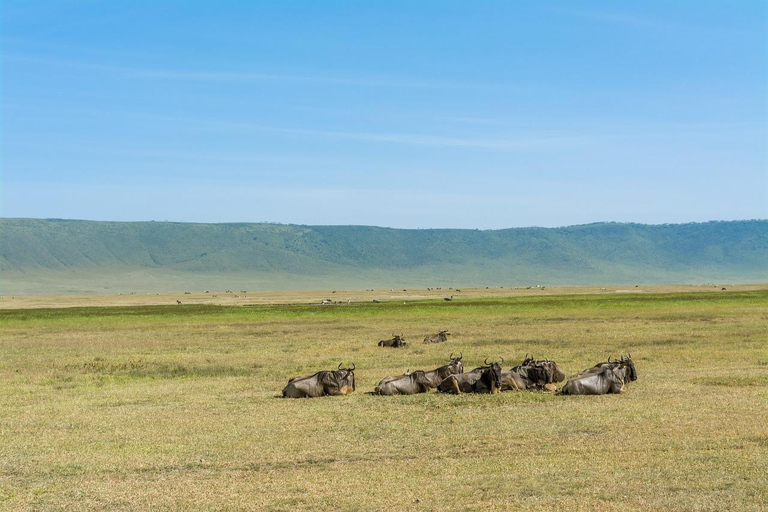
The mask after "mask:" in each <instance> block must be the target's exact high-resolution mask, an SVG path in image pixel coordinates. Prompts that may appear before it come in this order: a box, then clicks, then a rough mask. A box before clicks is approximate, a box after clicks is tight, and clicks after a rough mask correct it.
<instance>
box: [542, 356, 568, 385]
mask: <svg viewBox="0 0 768 512" xmlns="http://www.w3.org/2000/svg"><path fill="white" fill-rule="evenodd" d="M539 363H541V364H542V365H543V366H545V367H546V368H547V370H548V372H549V375H548V377H549V379H548V380H547V384H550V383H552V382H562V381H564V380H565V372H564V371H563V370H561V369H560V367H559V366H557V363H556V362H554V361H550V360H549V359H545V360H544V361H539Z"/></svg>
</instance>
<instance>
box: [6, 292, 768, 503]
mask: <svg viewBox="0 0 768 512" xmlns="http://www.w3.org/2000/svg"><path fill="white" fill-rule="evenodd" d="M725 286H726V287H727V288H728V289H727V290H726V291H722V290H721V287H720V285H718V286H717V287H715V286H712V285H710V286H709V287H703V286H702V287H677V288H655V287H653V288H649V287H643V286H640V287H638V288H635V287H634V286H630V287H626V288H611V289H606V290H600V289H599V288H592V289H586V288H584V289H555V288H547V289H545V290H538V289H534V290H526V289H520V290H509V289H487V290H486V289H476V290H464V289H462V291H461V292H458V293H456V292H455V291H451V290H446V289H443V290H436V291H434V292H425V291H418V292H416V291H406V292H403V291H402V290H400V291H397V292H395V291H390V290H385V291H381V290H379V291H373V292H349V291H342V290H337V293H335V294H331V295H329V293H330V292H329V291H323V292H307V293H304V294H301V293H297V292H286V293H285V294H251V293H246V294H245V295H247V297H245V298H242V300H240V298H238V299H236V298H235V297H234V295H236V294H240V291H239V290H235V291H234V293H233V294H231V295H232V296H231V297H230V298H229V299H227V301H224V300H223V299H224V298H223V297H222V300H221V303H222V304H224V305H218V304H217V303H215V302H214V301H213V299H212V298H211V297H210V295H213V294H219V295H220V297H221V292H218V293H217V292H213V291H212V292H211V293H210V294H203V293H200V292H195V293H190V294H187V295H185V294H175V295H174V294H167V295H160V296H158V295H155V296H148V295H140V294H135V295H131V294H126V295H120V296H117V295H110V296H90V297H82V296H66V297H40V296H23V297H14V298H11V297H4V298H3V299H0V300H2V302H0V308H2V309H0V353H1V354H2V357H1V358H0V389H2V392H0V509H6V510H19V509H22V510H24V509H44V510H49V509H58V508H70V509H77V510H80V509H86V510H88V509H91V510H102V509H111V510H115V509H117V510H120V509H125V510H129V509H130V510H135V509H151V510H178V509H191V508H194V509H206V510H210V509H212V510H237V509H247V510H254V509H256V510H262V509H267V510H270V509H271V510H302V509H342V510H358V509H365V510H406V509H417V510H421V509H423V510H456V509H469V510H473V509H485V510H488V509H512V508H518V507H520V506H524V507H525V508H528V509H533V510H545V509H558V510H594V509H604V510H669V509H685V510H723V509H726V510H765V509H767V508H768V476H767V473H766V471H765V467H766V466H768V426H766V424H768V421H767V420H768V343H767V341H768V287H766V286H741V287H739V286H737V287H731V286H729V285H725ZM694 292H697V293H694ZM430 294H431V295H430ZM450 294H453V295H454V296H456V295H459V297H455V299H454V301H452V302H446V301H444V300H442V297H443V296H445V295H450ZM322 298H331V299H333V300H336V301H339V302H346V301H348V300H349V301H350V302H349V304H346V303H345V304H340V305H337V306H336V305H332V306H319V305H312V304H309V303H310V302H316V301H318V300H321V299H322ZM374 298H379V299H380V300H383V302H381V303H377V304H376V303H373V302H372V300H373V299H374ZM161 299H162V301H161ZM176 300H181V301H182V302H184V304H182V305H177V304H176ZM206 301H210V302H206ZM270 302H271V303H272V304H270ZM274 303H283V304H274ZM64 306H81V307H64ZM82 306H87V307H82ZM104 306H115V307H104ZM439 329H449V330H450V332H451V333H452V336H451V338H450V339H449V341H448V342H446V343H444V344H435V345H424V344H422V343H421V338H422V337H423V336H424V335H426V334H434V333H435V332H436V331H437V330H439ZM395 332H396V333H398V334H399V333H403V334H404V335H405V338H406V341H408V342H409V346H408V347H406V348H404V349H385V348H379V347H377V346H376V343H377V341H378V340H380V339H382V338H386V337H389V336H390V335H391V334H392V333H395ZM451 352H455V353H458V352H462V353H463V354H464V362H465V365H466V367H467V369H471V368H472V367H473V366H475V365H476V364H479V363H481V362H482V360H483V358H485V357H486V356H489V357H491V358H497V357H499V356H503V357H504V358H506V360H507V364H505V365H504V366H505V369H506V368H508V367H509V366H511V365H512V364H517V363H519V362H520V361H521V360H522V358H523V357H524V356H525V354H526V353H532V354H533V355H534V356H536V357H537V358H545V357H547V358H551V359H555V360H556V361H557V362H558V363H559V365H560V366H561V367H562V368H563V369H564V370H565V371H566V373H567V374H569V375H571V374H574V373H576V372H578V371H580V370H582V369H583V368H586V367H588V366H591V365H592V364H593V363H596V362H598V361H600V360H604V359H605V358H606V357H607V356H608V355H614V356H618V355H620V354H622V353H627V352H630V353H631V354H632V356H633V359H634V361H635V364H636V366H637V370H638V374H639V380H638V381H636V382H634V383H631V384H630V385H628V386H627V388H628V389H627V392H626V393H625V394H623V395H606V396H600V397H561V396H556V395H553V394H546V393H538V392H535V393H530V392H509V393H502V394H499V395H472V396H470V395H462V396H445V395H438V394H435V393H430V394H425V395H416V396H410V397H378V396H371V395H368V394H367V392H368V391H371V390H372V389H373V388H374V386H375V385H376V383H377V382H378V381H379V380H380V379H381V378H382V377H384V376H385V375H387V374H396V373H402V372H403V371H404V370H406V369H411V370H415V369H419V368H421V369H431V368H434V367H436V366H438V365H440V364H442V363H443V362H444V361H445V360H446V358H447V357H448V356H449V355H450V353H451ZM342 361H343V362H345V363H350V362H354V363H355V364H356V365H357V370H356V372H355V373H356V378H357V391H356V392H355V393H354V394H352V395H350V396H347V397H327V398H318V399H311V400H284V399H279V398H276V397H277V396H278V395H279V394H280V391H281V389H282V388H283V386H284V385H285V383H286V382H287V380H288V379H289V378H290V377H292V376H296V375H300V374H307V373H312V372H314V371H316V370H319V369H328V368H335V367H336V366H337V365H338V364H339V362H342ZM510 363H511V364H510Z"/></svg>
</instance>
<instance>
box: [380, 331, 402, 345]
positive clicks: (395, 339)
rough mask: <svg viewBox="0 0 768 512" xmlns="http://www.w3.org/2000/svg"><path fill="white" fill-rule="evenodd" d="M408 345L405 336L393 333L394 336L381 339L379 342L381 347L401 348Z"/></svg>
mask: <svg viewBox="0 0 768 512" xmlns="http://www.w3.org/2000/svg"><path fill="white" fill-rule="evenodd" d="M406 345H408V344H407V343H406V342H405V338H403V335H402V334H393V335H392V337H391V338H390V339H388V340H381V341H380V342H379V346H380V347H392V348H400V347H404V346H406Z"/></svg>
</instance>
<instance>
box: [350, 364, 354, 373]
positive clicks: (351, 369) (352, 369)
mask: <svg viewBox="0 0 768 512" xmlns="http://www.w3.org/2000/svg"><path fill="white" fill-rule="evenodd" d="M349 371H351V372H353V371H355V363H352V368H350V369H349Z"/></svg>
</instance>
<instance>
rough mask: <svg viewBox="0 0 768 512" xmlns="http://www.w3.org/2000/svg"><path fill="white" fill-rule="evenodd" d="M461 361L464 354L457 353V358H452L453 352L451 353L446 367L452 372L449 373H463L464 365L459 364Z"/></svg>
mask: <svg viewBox="0 0 768 512" xmlns="http://www.w3.org/2000/svg"><path fill="white" fill-rule="evenodd" d="M462 359H464V354H462V353H461V352H459V357H453V352H451V357H450V358H448V366H450V367H451V369H452V370H454V371H453V372H451V373H464V364H463V363H462V362H461V360H462Z"/></svg>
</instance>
